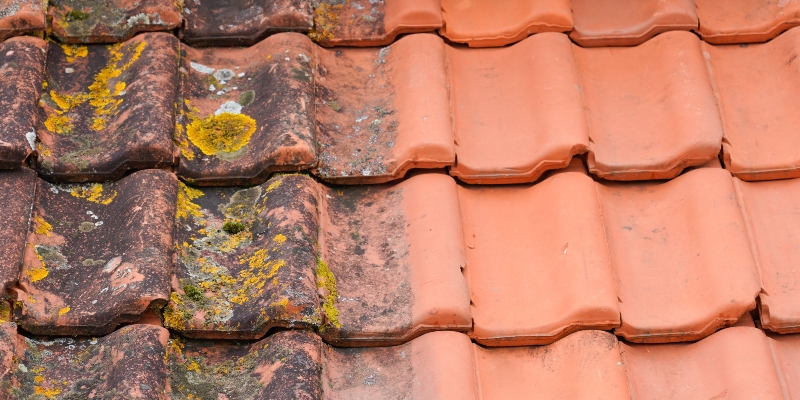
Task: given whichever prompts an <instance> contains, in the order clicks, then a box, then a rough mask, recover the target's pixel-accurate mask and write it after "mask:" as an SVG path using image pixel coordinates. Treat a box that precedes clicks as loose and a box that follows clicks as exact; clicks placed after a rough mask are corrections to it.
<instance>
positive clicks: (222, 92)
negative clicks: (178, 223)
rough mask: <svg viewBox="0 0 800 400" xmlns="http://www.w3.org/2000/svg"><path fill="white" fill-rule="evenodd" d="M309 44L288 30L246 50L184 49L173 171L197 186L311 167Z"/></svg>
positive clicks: (262, 177)
mask: <svg viewBox="0 0 800 400" xmlns="http://www.w3.org/2000/svg"><path fill="white" fill-rule="evenodd" d="M313 50H314V45H313V44H312V43H311V41H310V40H309V39H308V38H307V37H305V36H303V35H300V34H295V33H284V34H279V35H275V36H272V37H269V38H267V39H266V40H264V41H262V42H261V43H259V44H257V45H256V46H254V47H252V48H249V49H219V48H218V49H207V50H201V49H192V48H186V54H185V57H182V63H181V76H182V79H181V92H182V95H183V98H184V101H183V104H181V105H179V106H180V107H181V115H179V117H178V118H179V121H178V126H177V129H178V132H177V133H176V135H175V141H176V145H177V147H178V149H179V151H180V165H179V168H178V174H179V175H180V176H181V177H182V178H185V179H187V180H191V181H192V182H194V183H195V184H198V185H247V184H258V183H262V182H264V180H266V178H267V177H268V176H269V174H270V173H272V172H275V171H298V170H302V169H307V168H309V167H311V166H313V165H314V163H315V162H316V154H315V152H314V139H313V137H314V136H313V135H314V105H313V101H314V100H313V98H314V87H313V84H312V77H313V75H314V72H313V64H312V57H313V54H312V52H313ZM237 124H239V125H237Z"/></svg>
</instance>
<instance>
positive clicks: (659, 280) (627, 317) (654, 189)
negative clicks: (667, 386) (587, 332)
mask: <svg viewBox="0 0 800 400" xmlns="http://www.w3.org/2000/svg"><path fill="white" fill-rule="evenodd" d="M597 189H598V193H599V195H600V204H601V206H602V212H603V218H604V221H605V227H606V235H607V238H608V239H607V240H608V245H609V249H610V251H611V263H612V265H613V267H614V272H615V274H616V278H617V285H616V286H617V293H618V296H619V310H620V313H621V317H622V326H621V327H620V328H617V329H616V330H615V332H616V333H617V334H619V335H622V336H623V337H625V338H626V339H628V340H631V341H634V342H647V343H655V342H674V341H688V340H697V339H700V338H702V337H705V336H707V335H709V334H711V333H713V332H714V331H715V330H717V329H719V328H721V327H724V326H726V325H731V324H733V323H735V322H736V320H737V319H738V318H739V316H740V315H742V314H743V313H744V312H745V311H748V310H751V309H753V308H754V307H755V298H756V296H757V295H758V292H759V290H760V288H759V286H760V285H759V279H758V274H757V270H756V266H755V263H754V261H753V256H752V254H751V251H750V244H749V242H748V239H747V232H746V228H745V222H744V220H743V218H742V214H741V211H740V210H739V205H738V202H737V200H736V192H735V189H734V186H733V181H732V179H731V176H730V174H729V173H728V172H727V171H725V170H722V169H715V168H699V169H696V170H693V171H689V172H687V173H685V174H683V175H681V176H679V177H677V178H675V179H673V180H671V181H668V182H665V183H654V182H641V183H624V184H622V183H605V184H598V185H597ZM665 304H669V307H665V306H664V305H665Z"/></svg>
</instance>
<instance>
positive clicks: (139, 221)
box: [13, 170, 178, 335]
mask: <svg viewBox="0 0 800 400" xmlns="http://www.w3.org/2000/svg"><path fill="white" fill-rule="evenodd" d="M177 185H178V183H177V180H176V179H175V176H174V175H172V174H170V173H168V172H166V171H162V170H147V171H139V172H136V173H133V174H131V175H130V176H128V177H126V178H124V179H122V180H121V181H119V182H116V183H108V184H99V183H94V184H84V185H54V184H50V183H47V182H45V181H42V180H38V183H37V188H36V197H35V201H34V203H33V216H32V218H31V221H32V222H31V226H30V228H29V231H28V242H27V245H26V247H25V255H24V259H23V267H22V272H21V273H20V276H19V285H18V286H17V287H15V288H14V289H13V293H14V294H15V296H16V303H15V306H14V314H15V319H16V320H17V321H18V322H19V324H20V325H21V326H22V327H23V328H24V329H25V330H27V331H29V332H32V333H34V334H45V335H49V334H52V335H104V334H108V333H110V332H111V331H113V330H114V328H115V327H116V326H117V325H119V324H121V323H127V322H134V321H136V320H138V319H139V318H140V317H141V315H142V314H143V313H145V312H146V311H147V310H148V309H150V308H156V307H160V306H162V305H164V304H165V303H166V302H167V298H168V297H169V279H170V272H171V270H172V265H171V255H172V248H173V243H172V224H173V219H174V215H175V202H176V196H177V193H176V192H177Z"/></svg>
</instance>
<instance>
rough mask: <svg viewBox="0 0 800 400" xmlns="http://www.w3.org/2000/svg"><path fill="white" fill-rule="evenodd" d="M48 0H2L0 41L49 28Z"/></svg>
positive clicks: (0, 8) (0, 5) (0, 6)
mask: <svg viewBox="0 0 800 400" xmlns="http://www.w3.org/2000/svg"><path fill="white" fill-rule="evenodd" d="M46 9H47V0H0V41H2V40H5V39H6V38H9V37H11V36H18V35H23V34H26V33H33V32H44V30H45V29H47V20H46V18H45V13H46Z"/></svg>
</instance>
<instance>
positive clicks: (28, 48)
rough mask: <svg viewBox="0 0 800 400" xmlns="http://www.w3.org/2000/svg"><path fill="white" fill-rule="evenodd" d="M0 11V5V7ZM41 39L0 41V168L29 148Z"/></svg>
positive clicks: (12, 163) (31, 145) (38, 85)
mask: <svg viewBox="0 0 800 400" xmlns="http://www.w3.org/2000/svg"><path fill="white" fill-rule="evenodd" d="M0 13H2V9H0ZM46 47H47V45H46V44H45V42H44V41H43V40H41V39H37V38H34V37H19V38H11V39H8V40H6V41H4V42H2V43H0V79H2V81H3V82H5V84H3V85H0V168H2V169H10V168H19V167H20V166H21V165H22V162H23V161H24V160H25V158H26V157H28V154H30V153H31V151H33V149H34V146H35V140H36V131H35V129H34V127H35V126H36V122H37V119H38V113H39V110H38V106H37V105H36V104H37V101H38V100H39V96H40V94H41V82H42V74H43V71H44V63H45V57H46V56H45V48H46Z"/></svg>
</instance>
